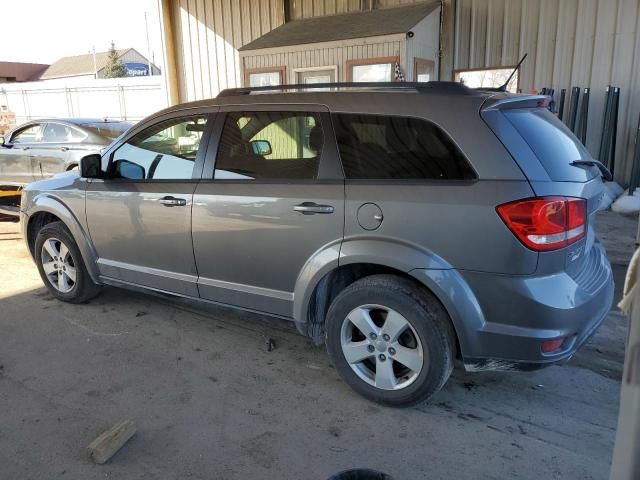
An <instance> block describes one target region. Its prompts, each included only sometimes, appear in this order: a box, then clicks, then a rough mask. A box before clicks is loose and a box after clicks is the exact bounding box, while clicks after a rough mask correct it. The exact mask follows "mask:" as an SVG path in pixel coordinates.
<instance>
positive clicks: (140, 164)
mask: <svg viewBox="0 0 640 480" xmlns="http://www.w3.org/2000/svg"><path fill="white" fill-rule="evenodd" d="M206 123H207V117H206V116H205V115H200V116H189V117H180V118H172V119H170V120H165V121H163V122H160V123H157V124H156V125H153V126H151V127H149V128H147V129H145V130H143V131H142V132H140V133H138V134H136V135H134V136H133V137H132V138H130V139H129V140H128V141H127V143H125V144H124V145H122V146H121V147H119V148H118V149H117V150H116V151H115V152H114V153H113V156H112V162H111V166H110V171H109V174H110V176H111V177H112V178H125V179H129V180H188V179H190V178H191V177H192V174H193V167H194V165H195V160H196V156H197V154H198V150H199V148H200V141H201V139H202V134H203V132H204V129H205V126H206Z"/></svg>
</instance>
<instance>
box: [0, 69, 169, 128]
mask: <svg viewBox="0 0 640 480" xmlns="http://www.w3.org/2000/svg"><path fill="white" fill-rule="evenodd" d="M3 105H6V106H7V108H8V109H9V110H10V111H12V112H14V113H15V114H16V124H17V125H20V124H21V123H24V122H26V121H28V120H32V119H36V118H44V117H58V118H65V117H67V118H68V117H95V118H110V119H120V120H128V121H132V122H135V121H138V120H141V119H142V118H144V117H146V116H147V115H149V114H151V113H153V112H156V111H158V110H160V109H162V108H165V107H166V106H167V105H168V104H167V95H166V90H165V83H164V77H162V76H151V77H131V78H117V79H94V78H68V79H57V80H47V81H40V82H26V83H3V84H0V106H3Z"/></svg>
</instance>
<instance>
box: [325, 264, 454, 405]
mask: <svg viewBox="0 0 640 480" xmlns="http://www.w3.org/2000/svg"><path fill="white" fill-rule="evenodd" d="M326 342H327V350H328V351H329V356H330V357H331V360H332V361H333V362H334V365H335V367H336V369H337V371H338V373H339V374H340V376H341V377H342V378H343V379H344V380H345V381H346V382H347V383H348V384H349V385H350V386H351V387H352V388H353V389H354V390H356V391H357V392H358V393H360V394H361V395H363V396H365V397H366V398H368V399H370V400H373V401H374V402H378V403H383V404H386V405H392V406H396V407H401V406H410V405H413V404H416V403H418V402H421V401H424V400H427V399H428V398H429V397H431V396H432V395H433V394H434V393H436V392H437V391H438V390H440V388H442V386H443V385H444V384H445V383H446V381H447V380H448V378H449V376H450V375H451V371H452V370H453V357H454V351H455V340H454V333H453V329H452V327H451V323H450V320H449V317H448V315H447V313H446V311H445V310H444V308H443V307H442V305H441V304H440V302H438V300H437V299H436V298H435V297H434V296H433V295H432V294H431V293H430V292H428V291H426V290H425V289H423V288H420V287H419V286H418V285H415V284H414V283H413V282H411V281H410V280H407V279H404V278H401V277H396V276H394V275H373V276H370V277H365V278H363V279H361V280H358V281H357V282H354V283H353V284H351V285H349V286H348V287H347V288H345V289H344V290H343V291H342V292H340V294H339V295H338V296H337V297H336V298H335V300H334V301H333V303H332V304H331V307H330V308H329V312H328V313H327V321H326Z"/></svg>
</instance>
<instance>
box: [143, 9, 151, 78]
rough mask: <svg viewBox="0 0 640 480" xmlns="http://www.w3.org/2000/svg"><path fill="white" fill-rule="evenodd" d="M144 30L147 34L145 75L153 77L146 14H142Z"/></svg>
mask: <svg viewBox="0 0 640 480" xmlns="http://www.w3.org/2000/svg"><path fill="white" fill-rule="evenodd" d="M144 28H145V30H146V32H147V65H148V68H149V71H148V73H147V75H149V76H151V75H153V71H152V70H151V44H150V43H149V23H148V22H147V12H144Z"/></svg>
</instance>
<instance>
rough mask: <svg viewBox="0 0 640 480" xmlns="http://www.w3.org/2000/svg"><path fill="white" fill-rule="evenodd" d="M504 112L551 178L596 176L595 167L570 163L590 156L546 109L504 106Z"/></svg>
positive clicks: (568, 179) (570, 179) (572, 179)
mask: <svg viewBox="0 0 640 480" xmlns="http://www.w3.org/2000/svg"><path fill="white" fill-rule="evenodd" d="M504 115H505V116H506V117H507V119H508V120H509V122H510V123H511V124H512V125H513V126H514V128H515V129H516V130H517V131H518V133H519V134H520V136H522V138H523V139H524V141H525V142H526V143H527V144H528V145H529V148H531V150H532V151H533V153H534V154H535V155H536V157H537V158H538V160H539V161H540V163H541V164H542V167H543V168H544V169H545V170H546V172H547V173H548V174H549V177H550V178H551V180H554V181H559V182H584V181H586V180H589V179H590V178H593V177H594V176H596V175H598V170H597V168H595V167H594V168H587V169H584V168H580V167H576V166H573V165H571V162H573V161H575V160H591V159H592V157H591V155H590V154H589V152H588V151H587V149H586V148H585V147H584V146H583V145H582V143H580V140H578V139H577V138H576V136H575V135H574V134H573V133H572V132H571V130H569V128H567V127H566V126H565V124H564V123H562V122H561V121H560V120H559V119H558V118H557V117H556V116H555V115H554V114H553V113H551V112H550V111H549V110H547V109H546V108H517V109H506V110H504Z"/></svg>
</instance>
